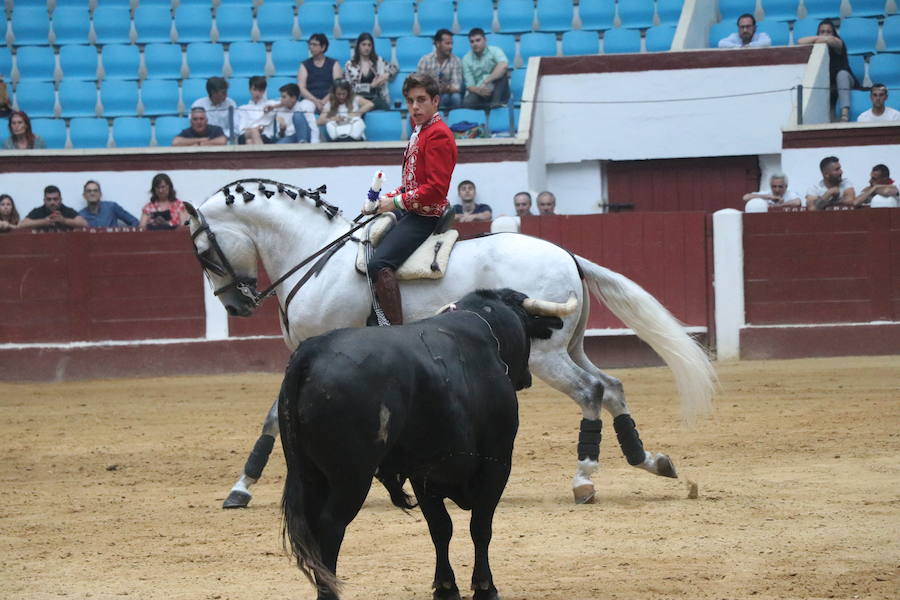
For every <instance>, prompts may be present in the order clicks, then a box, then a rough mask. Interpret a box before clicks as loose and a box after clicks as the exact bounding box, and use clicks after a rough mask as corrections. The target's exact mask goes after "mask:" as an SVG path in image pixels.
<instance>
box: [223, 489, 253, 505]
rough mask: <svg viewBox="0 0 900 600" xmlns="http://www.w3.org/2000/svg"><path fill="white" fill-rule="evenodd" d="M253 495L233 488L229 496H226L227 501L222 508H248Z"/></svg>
mask: <svg viewBox="0 0 900 600" xmlns="http://www.w3.org/2000/svg"><path fill="white" fill-rule="evenodd" d="M252 497H253V496H251V495H250V494H248V493H247V492H239V491H236V490H232V491H231V493H230V494H228V497H227V498H225V502H223V503H222V508H247V505H248V504H250V498H252Z"/></svg>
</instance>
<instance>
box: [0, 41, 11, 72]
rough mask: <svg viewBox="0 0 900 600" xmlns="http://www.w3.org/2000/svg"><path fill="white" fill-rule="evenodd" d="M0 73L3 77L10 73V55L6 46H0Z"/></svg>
mask: <svg viewBox="0 0 900 600" xmlns="http://www.w3.org/2000/svg"><path fill="white" fill-rule="evenodd" d="M0 73H3V75H4V76H8V75H9V74H10V73H12V53H11V52H10V51H9V48H7V47H6V46H0Z"/></svg>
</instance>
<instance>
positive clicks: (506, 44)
mask: <svg viewBox="0 0 900 600" xmlns="http://www.w3.org/2000/svg"><path fill="white" fill-rule="evenodd" d="M525 35H528V34H525ZM540 35H551V36H555V35H556V34H553V33H542V34H540ZM487 43H488V45H489V46H497V47H498V48H500V49H501V50H503V54H505V55H506V59H507V60H508V61H509V66H510V67H513V66H514V65H513V63H514V62H515V60H516V36H514V35H512V34H511V33H494V34H489V35H488V36H487ZM468 46H469V38H466V43H465V47H466V49H467V50H466V52H468ZM463 55H465V53H463Z"/></svg>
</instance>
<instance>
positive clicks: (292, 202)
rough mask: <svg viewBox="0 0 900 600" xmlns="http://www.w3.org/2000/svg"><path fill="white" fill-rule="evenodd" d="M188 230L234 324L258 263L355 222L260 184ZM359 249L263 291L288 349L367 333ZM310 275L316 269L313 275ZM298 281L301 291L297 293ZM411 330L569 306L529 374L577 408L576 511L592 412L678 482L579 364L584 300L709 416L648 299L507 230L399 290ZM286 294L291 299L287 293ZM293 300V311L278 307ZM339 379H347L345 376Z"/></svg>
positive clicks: (254, 472)
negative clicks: (497, 306)
mask: <svg viewBox="0 0 900 600" xmlns="http://www.w3.org/2000/svg"><path fill="white" fill-rule="evenodd" d="M187 209H188V213H189V214H190V217H191V221H190V230H191V235H192V238H193V240H194V245H195V248H196V251H197V254H198V257H199V258H200V262H201V264H202V265H203V267H204V270H205V271H206V274H207V276H208V277H209V279H210V282H211V283H212V285H213V286H214V287H215V288H216V290H217V291H216V293H217V295H218V297H219V299H220V300H221V301H222V303H223V304H224V305H225V308H226V309H227V311H228V312H229V314H231V315H237V316H248V315H250V314H252V312H253V310H254V309H255V308H256V306H257V302H258V301H259V299H260V298H259V294H258V293H257V292H256V290H255V282H256V275H257V264H258V261H260V262H262V265H263V266H264V268H265V270H266V272H267V273H268V274H269V276H270V277H271V278H272V279H273V281H276V283H277V279H276V278H279V279H280V278H281V277H282V276H283V275H284V274H287V273H288V272H289V271H291V269H292V268H293V267H295V266H296V265H298V264H299V263H301V262H302V261H303V260H304V259H307V258H309V257H310V256H311V255H314V254H315V253H316V252H317V251H318V250H320V249H321V248H323V247H325V246H327V245H328V244H329V243H330V242H332V241H333V240H335V239H337V238H340V237H341V236H342V235H344V234H347V233H348V231H350V229H351V228H352V226H353V223H351V222H350V221H348V220H346V219H344V218H343V217H342V216H340V215H339V214H338V211H337V209H336V208H335V207H333V206H331V205H329V204H327V203H325V202H323V201H322V200H320V198H319V191H311V190H310V191H304V190H302V189H300V188H297V187H294V186H290V185H285V184H281V183H278V182H274V181H268V180H259V179H253V180H242V181H237V182H233V183H231V184H229V185H228V186H226V187H224V188H222V190H220V191H218V192H217V193H216V194H214V195H213V196H211V197H210V198H209V199H207V200H206V201H205V202H204V203H203V204H202V205H201V207H200V209H195V208H194V207H193V206H190V205H188V207H187ZM357 249H358V246H357V243H356V242H355V241H353V242H349V243H346V244H344V245H343V246H339V247H338V249H337V250H336V251H335V252H334V253H333V255H332V256H331V257H330V259H329V260H328V262H327V263H325V264H324V266H322V265H321V264H320V265H318V267H319V268H318V269H316V266H310V264H312V263H314V262H316V261H312V262H311V263H310V264H306V265H305V266H304V267H302V268H301V269H299V270H296V272H293V273H291V274H290V275H289V276H287V277H286V279H285V280H284V281H282V282H280V283H277V284H276V285H275V286H274V287H273V288H272V290H271V291H274V292H275V294H276V295H277V298H278V302H279V305H280V308H281V311H282V332H283V334H284V339H285V342H286V344H287V345H288V347H289V348H291V349H294V348H296V347H297V345H298V344H299V343H300V342H301V341H303V340H304V339H306V338H308V337H310V336H314V335H318V334H321V333H324V332H326V331H329V330H332V329H335V328H338V327H354V326H363V325H364V324H365V323H366V319H367V317H368V316H369V313H370V310H371V304H370V295H369V289H368V284H367V281H366V278H365V276H363V275H360V274H359V273H358V272H357V271H356V270H355V268H354V264H355V260H356V254H357ZM311 269H316V271H315V274H312V273H311V272H310V271H311ZM301 279H304V280H305V283H304V284H302V286H301V287H300V288H299V289H296V288H295V286H296V284H297V283H298V282H299V281H300V280H301ZM401 285H402V296H403V314H404V315H405V318H406V319H407V320H408V321H413V320H416V319H421V318H424V317H427V316H430V315H433V314H434V313H435V311H436V310H437V309H439V308H440V307H442V306H444V305H445V304H447V303H448V302H451V301H453V300H456V299H458V298H462V297H463V296H465V295H466V294H467V293H469V292H471V291H473V290H475V289H480V288H511V289H514V290H518V291H520V292H522V293H524V294H526V295H527V296H530V297H532V298H542V299H547V300H551V301H555V302H560V303H564V302H567V301H568V302H569V306H571V303H572V299H574V301H575V302H577V306H576V309H575V310H574V312H572V314H570V315H569V316H565V317H564V318H563V323H564V324H563V328H562V329H561V330H560V331H556V332H554V333H553V335H552V336H551V337H550V339H548V340H536V341H535V342H534V344H533V347H532V352H531V360H530V363H529V366H530V368H531V371H532V372H533V373H534V374H535V375H537V376H538V377H540V378H541V379H542V380H544V381H545V382H546V383H548V384H549V385H550V386H552V387H553V388H555V389H557V390H559V391H560V392H563V393H564V394H566V395H567V396H569V397H570V398H572V399H573V400H574V401H575V402H576V403H577V404H578V406H579V407H581V411H582V416H583V419H582V421H581V432H580V434H579V440H578V441H579V444H578V461H577V465H576V472H575V476H574V478H573V482H572V487H573V491H574V493H575V500H576V502H592V501H593V498H594V485H593V482H592V481H591V475H592V474H593V473H594V472H595V471H596V470H597V469H598V467H599V444H600V430H601V422H600V412H601V409H603V408H605V409H606V410H607V411H608V412H609V413H610V414H611V415H612V416H613V418H614V421H613V424H614V427H615V431H616V435H617V438H618V441H619V444H620V446H621V448H622V451H623V453H624V454H625V457H626V458H627V459H628V462H629V464H631V465H633V466H636V467H638V468H641V469H644V470H646V471H649V472H650V473H654V474H657V475H663V476H667V477H677V474H676V471H675V468H674V465H673V464H672V462H671V461H670V459H669V457H668V456H666V455H665V454H659V453H652V452H648V451H645V450H644V447H643V445H642V443H641V440H640V438H639V436H638V433H637V430H636V428H635V425H634V421H633V420H632V419H631V417H630V414H629V410H628V405H627V404H626V402H625V395H624V393H623V390H622V384H621V383H620V382H619V380H618V379H616V378H615V377H612V376H610V375H607V374H605V373H603V372H602V371H601V370H600V369H598V368H597V367H596V366H594V365H593V364H592V363H591V362H590V360H588V357H587V356H586V355H585V352H584V348H583V341H584V331H585V326H586V324H587V321H588V311H589V296H588V294H589V292H591V293H593V294H594V296H596V297H597V298H598V299H599V300H600V301H602V302H603V303H604V304H605V305H606V306H607V307H609V309H610V310H611V311H612V312H613V313H614V314H615V315H616V316H617V317H618V318H619V319H621V320H622V322H624V323H625V324H626V325H627V326H628V327H630V328H631V329H632V330H634V332H635V333H636V334H637V335H638V336H639V337H640V338H641V339H642V340H644V341H645V342H647V343H648V344H649V345H650V346H651V347H652V348H653V349H654V350H655V351H656V352H657V353H658V354H659V355H660V356H661V357H662V358H663V359H664V360H665V362H666V363H667V364H668V366H669V367H670V368H671V369H672V371H673V373H674V376H675V381H676V384H677V387H678V391H679V395H680V398H681V411H682V416H683V417H684V418H685V419H686V420H688V421H690V420H693V419H695V418H697V417H700V416H702V415H704V414H706V413H707V412H709V410H710V409H711V399H712V396H713V392H714V388H715V373H714V371H713V368H712V365H711V364H710V362H709V359H708V358H707V355H706V353H705V352H704V350H703V349H702V348H701V347H700V346H699V345H698V344H697V343H696V342H695V341H694V340H693V339H692V338H691V337H690V336H688V335H687V333H686V332H685V330H684V328H683V327H682V325H681V324H680V323H679V322H678V321H677V320H676V319H675V318H674V317H673V316H672V315H671V314H670V313H669V312H668V311H667V310H666V309H665V308H664V307H663V306H662V305H661V304H660V303H659V302H658V301H657V300H656V299H655V298H653V296H651V295H650V294H649V293H647V292H646V291H645V290H644V289H642V288H641V287H640V286H639V285H637V284H636V283H634V282H633V281H631V280H630V279H628V278H626V277H624V276H623V275H620V274H618V273H615V272H613V271H610V270H609V269H606V268H604V267H601V266H599V265H597V264H594V263H593V262H591V261H589V260H587V259H584V258H582V257H579V256H574V255H572V254H570V253H569V252H567V251H566V250H564V249H562V248H560V247H559V246H557V245H555V244H552V243H550V242H547V241H544V240H540V239H537V238H533V237H529V236H526V235H521V234H513V233H503V234H496V235H490V236H485V237H480V238H476V239H471V240H465V241H462V242H459V243H457V245H456V246H455V248H454V249H453V253H452V255H451V257H450V262H449V265H448V267H447V272H446V275H445V276H444V278H443V279H439V280H417V281H406V282H402V284H401ZM292 292H293V293H292ZM289 296H290V300H289V303H288V304H287V305H286V300H288V298H289ZM352 376H353V374H352V373H347V377H352ZM277 404H278V403H277V400H276V402H275V404H273V406H272V409H271V410H270V411H269V413H268V415H267V417H266V420H265V422H264V424H263V431H262V434H261V435H260V437H259V440H258V441H257V442H256V445H255V447H254V449H253V451H252V452H251V454H250V457H249V458H248V460H247V463H246V465H245V467H244V473H243V475H242V476H241V477H240V479H239V480H238V481H237V483H235V485H234V487H233V488H232V490H231V493H230V494H229V497H228V498H227V499H226V501H225V504H224V506H225V507H228V508H231V507H240V506H246V505H247V503H248V502H249V501H250V498H251V494H250V491H249V488H250V486H251V485H252V484H254V483H256V481H257V480H258V479H259V477H260V475H261V474H262V470H263V468H264V467H265V464H266V462H267V460H268V456H269V453H270V452H271V450H272V447H273V444H274V441H275V437H276V436H277V435H278V419H277Z"/></svg>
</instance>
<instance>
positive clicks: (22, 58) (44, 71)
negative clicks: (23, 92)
mask: <svg viewBox="0 0 900 600" xmlns="http://www.w3.org/2000/svg"><path fill="white" fill-rule="evenodd" d="M16 65H17V66H18V67H19V79H20V80H22V81H53V79H54V71H55V70H56V56H54V54H53V48H50V47H49V46H24V47H20V48H19V49H18V51H17V52H16Z"/></svg>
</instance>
